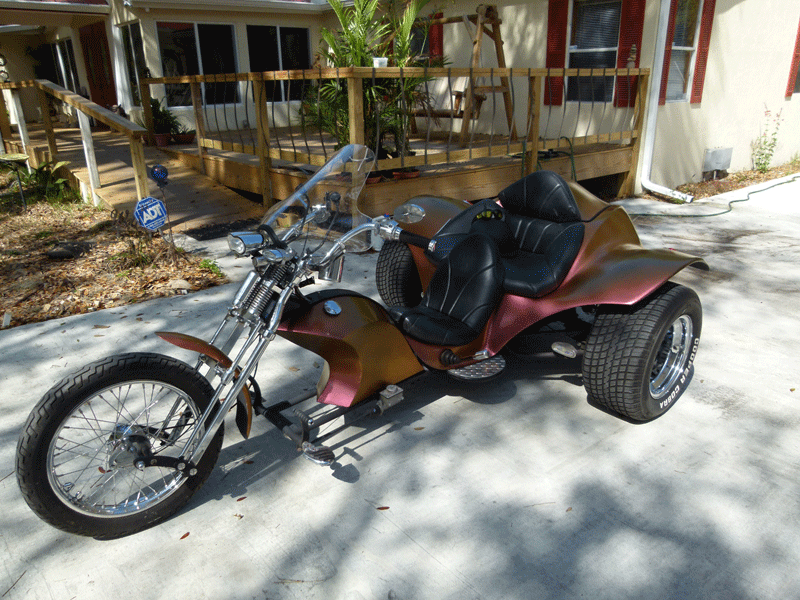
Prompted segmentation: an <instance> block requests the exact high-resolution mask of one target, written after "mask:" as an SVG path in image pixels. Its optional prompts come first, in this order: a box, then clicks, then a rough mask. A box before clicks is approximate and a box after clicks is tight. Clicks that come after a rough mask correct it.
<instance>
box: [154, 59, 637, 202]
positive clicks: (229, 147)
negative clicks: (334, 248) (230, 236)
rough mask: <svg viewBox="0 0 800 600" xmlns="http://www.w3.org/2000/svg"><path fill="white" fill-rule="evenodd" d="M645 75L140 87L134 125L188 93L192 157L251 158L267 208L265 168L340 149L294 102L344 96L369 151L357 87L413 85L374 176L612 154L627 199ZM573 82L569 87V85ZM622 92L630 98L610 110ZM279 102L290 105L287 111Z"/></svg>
mask: <svg viewBox="0 0 800 600" xmlns="http://www.w3.org/2000/svg"><path fill="white" fill-rule="evenodd" d="M649 74H650V72H649V70H648V69H514V68H505V69H499V68H495V69H493V68H481V69H456V68H407V69H399V68H378V69H372V68H342V69H316V70H304V71H275V72H265V73H237V74H223V75H205V76H200V75H196V76H185V77H166V78H158V79H145V80H142V82H141V98H142V107H143V112H144V122H145V125H146V126H147V128H148V130H149V132H150V133H152V122H153V121H152V115H151V114H150V98H151V97H153V96H154V95H155V96H156V97H160V98H163V97H164V96H165V90H166V89H167V88H171V89H173V90H174V89H175V88H176V87H180V86H186V87H188V90H187V91H186V94H185V97H186V98H188V97H189V96H190V97H191V102H192V104H191V107H188V106H187V107H186V108H185V109H183V110H184V111H185V113H184V114H185V116H187V117H188V119H189V120H193V121H194V125H195V128H196V131H197V148H198V152H199V153H200V155H201V157H203V156H204V155H205V154H206V153H207V152H208V150H209V149H216V150H224V151H229V152H238V153H243V154H248V155H252V156H255V157H257V158H258V160H259V164H260V166H261V169H260V171H261V178H262V179H261V183H262V187H261V189H262V193H263V195H264V198H265V200H268V199H270V198H271V197H272V195H271V192H270V180H269V170H270V169H271V168H272V167H273V163H276V161H280V162H281V163H283V162H290V163H295V164H297V163H299V164H301V165H302V164H305V165H310V166H318V165H321V164H324V162H325V161H326V159H327V158H328V156H329V155H330V154H332V152H333V151H334V150H335V149H336V147H337V145H341V143H342V141H341V140H338V141H337V140H336V139H334V138H333V137H332V136H331V135H330V134H329V132H328V131H325V130H324V129H321V128H319V127H315V126H314V125H312V124H310V123H309V122H308V120H307V119H306V114H305V112H304V110H302V101H300V100H298V99H306V101H311V102H314V101H319V102H324V101H325V100H324V98H323V97H321V96H317V97H315V94H318V93H319V86H320V84H321V83H323V82H326V81H335V82H337V84H338V85H339V86H341V88H342V89H346V93H347V114H348V126H349V136H348V139H347V140H346V141H348V142H350V143H362V144H366V145H368V146H371V147H373V148H376V147H377V146H378V145H379V143H380V139H381V138H380V135H381V132H380V131H379V128H377V127H376V126H372V127H370V123H366V121H365V116H364V115H365V114H366V113H367V112H369V111H368V110H366V109H365V106H364V93H363V90H364V88H365V86H368V85H369V83H370V82H371V83H372V84H373V85H374V84H375V82H376V81H378V82H380V81H381V80H384V81H385V80H399V82H400V83H402V82H403V81H404V80H413V81H415V82H417V83H416V91H417V95H418V96H420V97H424V98H427V99H428V100H429V101H428V102H427V103H423V104H417V105H414V106H403V111H404V113H405V114H407V117H408V123H409V126H408V127H404V128H402V129H403V131H401V133H400V135H401V137H403V139H402V140H399V141H398V140H395V149H396V151H397V153H396V155H395V156H393V157H391V158H382V159H381V160H379V161H378V163H377V168H378V169H380V170H391V169H397V168H414V167H416V168H420V167H426V166H433V165H441V164H443V163H458V162H467V161H476V160H478V159H492V158H499V157H509V156H515V157H517V158H519V160H520V161H521V162H522V164H521V169H520V170H521V171H522V172H525V173H528V172H531V171H533V170H535V169H536V167H537V162H538V159H539V154H538V153H539V152H541V151H547V150H559V151H564V152H567V153H570V154H572V155H574V154H575V153H577V152H581V151H583V150H586V149H587V148H588V147H589V146H592V145H597V144H613V145H623V146H626V147H632V148H633V152H632V156H633V159H632V160H633V161H634V163H633V164H632V165H631V166H630V168H629V169H628V177H627V178H626V181H625V183H624V184H623V187H625V186H627V187H628V188H630V189H632V188H633V177H634V175H635V172H636V164H635V161H636V157H637V155H638V146H639V140H640V139H641V134H642V124H643V117H644V100H645V97H646V90H647V86H648V79H649ZM572 78H578V79H573V80H572V82H570V80H571V79H572ZM280 82H286V83H280ZM579 82H582V85H583V87H584V88H587V89H589V90H590V91H591V90H594V91H591V93H590V94H589V96H591V97H592V98H593V99H591V100H585V99H584V100H570V99H569V98H568V97H567V89H568V84H572V85H573V88H572V89H573V95H577V96H578V97H580V96H584V97H585V96H586V95H587V94H586V93H585V91H586V90H585V89H584V93H583V94H581V93H577V94H575V93H574V90H575V87H574V84H575V83H579ZM282 86H283V88H282ZM151 88H154V89H152V90H151ZM212 89H213V90H215V92H214V94H212V93H211V91H210V90H212ZM220 90H224V93H223V98H220V97H219V96H220V94H219V91H220ZM298 90H299V91H298ZM470 90H472V91H473V93H470ZM620 90H623V96H627V95H628V94H629V95H630V99H629V100H628V99H627V97H625V98H623V100H622V101H620ZM189 91H190V94H189V93H188V92H189ZM270 91H271V92H272V95H270ZM503 91H507V92H508V94H506V95H504V94H502V92H503ZM226 94H227V97H226ZM212 95H215V96H216V100H215V101H214V102H213V103H212V102H211V100H210V98H209V96H212ZM287 97H294V98H296V100H289V101H286V98H287ZM401 101H402V100H401ZM545 102H547V103H545ZM173 110H175V109H173ZM178 110H180V109H178ZM465 115H466V116H467V117H468V118H467V119H465V118H464V117H465ZM465 121H468V122H467V123H465ZM376 125H377V124H376ZM376 128H377V129H378V133H376V137H375V139H368V137H371V136H368V135H367V134H366V131H367V129H370V130H371V131H375V130H376ZM383 133H384V134H385V132H383ZM409 141H410V142H411V143H410V144H409V143H407V142H409ZM408 149H411V150H412V152H407V151H406V150H408ZM201 163H202V161H201Z"/></svg>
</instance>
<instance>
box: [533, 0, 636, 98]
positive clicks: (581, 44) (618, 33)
mask: <svg viewBox="0 0 800 600" xmlns="http://www.w3.org/2000/svg"><path fill="white" fill-rule="evenodd" d="M645 3H646V2H645V0H549V3H548V13H547V54H546V63H545V66H546V67H548V68H550V69H562V68H564V67H567V66H568V67H569V68H581V69H584V68H611V69H613V68H625V67H627V66H628V61H629V58H630V57H631V56H634V57H635V60H634V63H633V66H634V67H637V68H638V66H639V53H638V52H632V49H633V48H634V47H636V48H637V50H638V49H641V47H642V32H643V31H644V11H645ZM567 61H569V62H567ZM563 79H564V78H563V77H560V76H556V75H554V76H551V77H547V78H546V79H545V83H544V103H545V104H552V105H557V104H561V102H562V100H563V97H566V98H567V99H568V100H573V101H574V100H580V101H595V102H604V101H605V102H607V101H609V100H611V98H612V97H613V98H614V102H615V104H616V105H617V106H633V105H634V102H635V100H636V98H635V90H636V77H635V76H631V77H616V80H615V78H614V77H605V76H600V75H595V76H594V77H592V76H585V77H584V76H581V77H571V78H569V80H568V82H567V90H566V94H564V82H563Z"/></svg>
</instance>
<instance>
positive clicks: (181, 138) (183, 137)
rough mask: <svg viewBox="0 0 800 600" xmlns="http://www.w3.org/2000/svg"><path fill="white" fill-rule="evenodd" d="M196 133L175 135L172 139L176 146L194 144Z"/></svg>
mask: <svg viewBox="0 0 800 600" xmlns="http://www.w3.org/2000/svg"><path fill="white" fill-rule="evenodd" d="M194 138H195V134H194V133H173V134H172V139H173V141H174V142H175V143H176V144H191V143H193V142H194Z"/></svg>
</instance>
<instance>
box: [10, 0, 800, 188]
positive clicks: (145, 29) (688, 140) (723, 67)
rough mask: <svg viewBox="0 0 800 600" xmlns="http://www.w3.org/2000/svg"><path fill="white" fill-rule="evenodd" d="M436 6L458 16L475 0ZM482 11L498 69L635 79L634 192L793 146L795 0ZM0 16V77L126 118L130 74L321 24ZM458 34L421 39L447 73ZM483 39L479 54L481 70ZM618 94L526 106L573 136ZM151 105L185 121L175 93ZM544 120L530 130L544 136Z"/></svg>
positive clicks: (546, 0)
mask: <svg viewBox="0 0 800 600" xmlns="http://www.w3.org/2000/svg"><path fill="white" fill-rule="evenodd" d="M429 6H433V5H429ZM436 8H437V9H441V10H442V12H443V14H444V16H445V17H448V16H459V15H466V14H470V13H473V12H475V0H454V1H453V2H450V3H447V4H446V5H445V6H443V7H442V6H441V5H437V6H436ZM497 9H498V13H499V17H500V18H501V19H502V36H503V41H504V53H505V60H506V64H507V65H508V66H509V67H514V68H523V69H527V68H532V69H541V68H552V69H560V68H571V69H574V68H581V69H590V68H592V69H598V68H625V67H626V66H627V67H639V68H647V69H650V70H651V74H652V76H651V78H650V85H649V89H648V90H647V92H648V93H647V96H648V109H649V110H648V112H647V113H646V116H645V119H644V123H643V130H644V133H643V135H642V139H641V140H640V143H639V144H638V146H637V151H638V153H639V156H638V161H636V163H635V164H637V165H638V167H637V168H638V174H637V177H636V182H637V191H638V190H639V189H641V185H640V184H641V183H642V182H644V185H645V187H648V188H650V189H653V188H655V189H656V190H657V191H662V190H665V191H666V192H667V193H669V190H670V189H671V188H674V187H675V186H677V185H679V184H681V183H684V182H686V181H690V180H699V179H700V178H701V177H703V174H704V172H705V173H711V174H713V173H718V172H719V171H723V170H729V171H736V170H741V169H749V168H752V144H753V143H754V142H755V141H756V140H757V139H758V138H759V137H760V136H761V135H762V134H763V133H767V135H768V137H769V136H771V135H772V133H773V132H776V128H777V132H776V139H777V145H776V147H775V149H774V157H773V164H778V163H781V162H787V161H789V160H790V159H792V158H795V157H797V155H798V153H800V142H798V140H800V76H798V70H800V3H799V2H797V1H796V0H525V1H522V0H516V1H515V0H505V1H500V2H498V4H497ZM425 10H427V8H426V9H425ZM0 23H1V24H2V25H0V54H2V60H3V62H4V63H5V64H4V66H2V67H0V69H2V70H3V72H5V75H3V74H2V73H0V77H5V78H7V79H10V80H12V81H20V80H26V79H32V78H47V79H51V80H52V81H55V82H57V83H59V84H61V85H63V86H64V87H67V88H70V89H72V90H74V91H78V92H80V93H82V94H84V95H86V96H88V97H90V98H91V99H92V100H93V101H95V102H96V103H98V104H100V105H103V106H111V105H115V104H119V105H121V106H123V107H124V108H125V110H126V111H127V112H129V113H133V114H136V113H137V107H138V104H139V87H138V84H139V81H140V79H143V78H146V77H155V78H157V77H167V76H176V75H189V74H206V75H213V74H221V73H233V72H249V71H273V70H288V69H302V68H307V67H309V66H311V64H312V63H313V62H314V60H315V56H314V54H315V50H316V49H317V48H318V47H319V43H320V29H321V27H327V28H335V25H336V20H335V17H334V15H333V13H332V12H331V11H330V9H329V7H328V4H327V2H325V1H322V0H201V1H199V2H193V3H191V4H190V5H188V3H184V2H180V1H175V0H108V1H105V0H17V1H14V0H0ZM473 35H474V31H472V30H470V29H469V24H468V23H466V24H465V25H464V26H460V25H459V24H454V25H453V24H451V25H447V26H446V27H444V28H442V27H441V26H440V25H436V26H434V27H433V28H432V30H431V31H430V36H429V38H430V40H431V41H432V44H431V45H434V46H435V47H436V49H441V50H442V51H443V53H444V55H445V56H446V57H447V58H448V60H449V61H450V64H451V65H452V66H453V67H468V66H470V58H471V57H472V50H473V43H472V41H473V38H472V36H473ZM433 40H435V44H434V43H433ZM490 46H491V45H490V44H486V45H484V46H483V53H482V55H481V57H480V61H481V62H482V63H483V64H484V65H485V66H497V63H496V59H495V55H494V49H493V48H491V47H490ZM436 49H434V48H431V49H430V51H431V52H436V51H437V50H436ZM22 93H23V94H27V95H24V96H23V102H22V105H23V109H24V114H25V118H26V120H36V119H37V118H38V110H40V108H39V103H38V101H37V99H36V98H35V96H33V90H22ZM203 93H204V95H205V100H206V102H209V103H212V104H213V103H215V102H225V103H234V104H235V103H237V102H238V103H241V102H242V97H243V96H244V95H246V94H247V91H246V90H245V89H244V88H243V87H242V86H240V85H237V84H235V83H225V82H219V83H206V84H205V86H204V92H203ZM270 93H271V94H272V100H273V102H276V103H286V102H287V101H291V100H296V99H297V95H296V94H297V89H296V88H295V89H294V90H293V89H292V88H291V87H290V86H287V85H286V84H276V85H273V87H272V89H271V91H270ZM634 95H635V90H634V89H633V88H632V87H631V86H630V85H628V84H627V83H626V81H625V80H624V79H623V78H621V77H618V76H617V77H615V76H614V75H605V76H595V75H594V74H592V75H591V76H578V77H566V78H562V80H561V82H556V83H555V84H553V83H550V84H548V85H547V86H546V89H545V90H544V94H543V96H544V97H543V98H542V112H543V113H544V112H546V111H562V114H563V115H565V116H566V117H567V118H572V119H573V120H574V122H575V128H574V129H575V131H578V130H579V129H578V126H579V125H580V126H581V127H582V126H583V125H582V124H581V123H580V121H581V118H582V117H581V116H580V114H581V113H580V110H584V111H585V110H586V107H587V106H588V105H589V104H591V105H592V106H594V105H595V103H597V104H598V105H599V104H602V103H613V104H614V106H616V107H619V106H628V105H631V106H632V105H633V104H634V102H635V100H636V99H635V98H634ZM156 96H160V97H162V98H163V99H164V101H165V102H166V104H167V105H169V106H170V107H173V108H174V110H175V112H176V113H177V114H178V115H179V117H180V118H183V119H187V120H191V110H190V105H191V94H190V93H189V86H188V85H186V84H181V83H174V84H166V85H164V86H163V89H161V90H159V91H158V92H157V93H156ZM638 100H639V101H641V100H642V99H641V98H640V99H638ZM576 107H583V109H579V108H576ZM484 113H488V111H486V110H485V111H484ZM482 118H484V119H487V118H488V119H491V116H490V115H488V116H487V115H484V117H482ZM237 125H241V123H237ZM522 125H523V128H524V123H522ZM547 127H548V125H547V124H545V123H544V122H543V121H542V122H540V135H542V136H544V137H545V138H546V137H547V136H548V133H547V131H546V128H547ZM570 127H571V126H570ZM587 127H588V125H587Z"/></svg>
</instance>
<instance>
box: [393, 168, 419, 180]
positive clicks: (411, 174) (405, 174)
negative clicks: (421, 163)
mask: <svg viewBox="0 0 800 600" xmlns="http://www.w3.org/2000/svg"><path fill="white" fill-rule="evenodd" d="M392 177H394V178H395V179H414V178H416V177H419V171H418V170H416V169H414V170H413V171H395V172H394V173H392Z"/></svg>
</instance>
